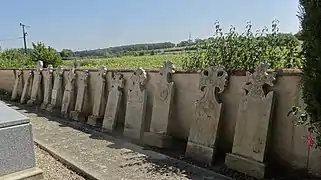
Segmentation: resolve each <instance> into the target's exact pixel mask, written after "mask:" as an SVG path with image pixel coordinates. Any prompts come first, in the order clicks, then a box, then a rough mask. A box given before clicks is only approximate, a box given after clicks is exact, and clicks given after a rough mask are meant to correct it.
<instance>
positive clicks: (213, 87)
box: [185, 67, 228, 164]
mask: <svg viewBox="0 0 321 180" xmlns="http://www.w3.org/2000/svg"><path fill="white" fill-rule="evenodd" d="M227 80H228V74H227V72H226V71H224V69H223V68H218V67H208V68H206V69H204V70H202V71H201V73H200V82H199V90H200V91H201V92H202V94H203V95H202V96H201V98H200V100H198V101H197V102H196V119H195V121H194V122H192V123H191V128H190V132H189V137H188V143H187V147H186V152H185V155H186V156H187V157H189V158H192V159H194V160H197V161H200V162H204V163H207V164H211V163H212V160H213V156H214V154H215V146H216V141H217V137H218V130H219V121H220V115H221V112H222V103H221V102H220V101H219V99H218V97H219V95H220V94H221V93H223V91H224V90H225V87H226V85H227Z"/></svg>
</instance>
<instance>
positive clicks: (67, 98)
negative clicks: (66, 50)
mask: <svg viewBox="0 0 321 180" xmlns="http://www.w3.org/2000/svg"><path fill="white" fill-rule="evenodd" d="M75 70H76V69H75V68H71V70H69V73H68V79H67V84H66V86H65V91H64V94H63V98H62V105H61V114H62V115H63V116H64V117H68V112H69V111H70V110H71V108H72V107H74V106H73V102H74V96H75V81H76V73H75Z"/></svg>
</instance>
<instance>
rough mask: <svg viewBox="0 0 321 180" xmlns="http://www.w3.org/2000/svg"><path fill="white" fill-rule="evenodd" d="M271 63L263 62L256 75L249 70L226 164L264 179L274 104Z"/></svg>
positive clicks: (273, 79) (259, 65)
mask: <svg viewBox="0 0 321 180" xmlns="http://www.w3.org/2000/svg"><path fill="white" fill-rule="evenodd" d="M268 66H269V65H268V64H264V63H260V64H258V66H257V67H256V69H255V72H254V73H253V74H251V73H249V72H247V73H246V76H247V77H248V81H247V83H246V84H245V85H244V86H243V89H244V90H245V94H244V97H243V98H242V99H241V101H240V104H239V110H238V118H237V121H236V126H235V134H234V141H233V148H232V153H228V154H227V155H226V159H225V164H226V165H227V166H228V167H229V168H230V169H234V170H236V171H240V172H243V173H246V174H248V175H250V176H253V177H255V178H258V179H261V178H263V177H264V175H265V171H266V165H265V164H264V162H265V157H266V150H267V147H266V146H267V141H268V136H269V128H270V122H271V117H272V111H273V106H274V92H273V91H270V92H268V91H267V89H266V85H269V86H273V85H274V83H273V82H274V81H275V75H276V73H275V72H273V73H270V74H268V73H267V69H268Z"/></svg>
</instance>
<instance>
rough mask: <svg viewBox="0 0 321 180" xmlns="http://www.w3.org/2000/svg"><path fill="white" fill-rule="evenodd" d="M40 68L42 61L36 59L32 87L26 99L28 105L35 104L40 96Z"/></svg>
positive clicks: (41, 67)
mask: <svg viewBox="0 0 321 180" xmlns="http://www.w3.org/2000/svg"><path fill="white" fill-rule="evenodd" d="M42 69H43V62H42V61H38V62H37V67H36V70H35V71H33V81H32V89H31V95H30V99H29V100H28V101H27V104H28V105H33V104H35V103H36V102H37V101H39V100H40V98H41V84H42Z"/></svg>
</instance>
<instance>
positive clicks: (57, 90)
mask: <svg viewBox="0 0 321 180" xmlns="http://www.w3.org/2000/svg"><path fill="white" fill-rule="evenodd" d="M63 75H64V68H63V67H61V66H59V67H58V68H57V70H56V72H55V79H54V86H53V89H52V93H51V100H50V104H48V105H47V108H46V110H47V111H49V112H53V109H54V108H56V107H57V106H58V99H59V96H60V95H61V94H62V83H63V78H64V76H63Z"/></svg>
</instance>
